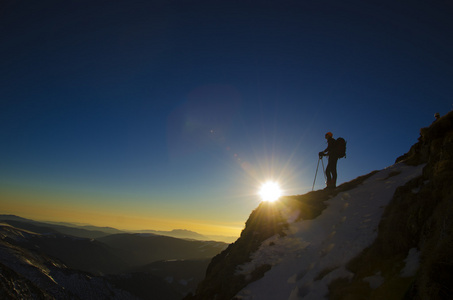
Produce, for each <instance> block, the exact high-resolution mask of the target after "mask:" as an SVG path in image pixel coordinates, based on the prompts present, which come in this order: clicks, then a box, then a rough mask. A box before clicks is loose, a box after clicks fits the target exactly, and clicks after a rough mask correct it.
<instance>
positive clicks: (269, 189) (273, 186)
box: [259, 181, 282, 202]
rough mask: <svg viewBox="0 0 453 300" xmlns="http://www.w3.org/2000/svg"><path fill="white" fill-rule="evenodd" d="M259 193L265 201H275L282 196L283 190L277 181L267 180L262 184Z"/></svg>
mask: <svg viewBox="0 0 453 300" xmlns="http://www.w3.org/2000/svg"><path fill="white" fill-rule="evenodd" d="M259 195H260V196H261V199H262V200H263V201H268V202H274V201H276V200H278V198H280V196H281V195H282V190H281V189H280V185H279V184H278V183H277V182H274V181H267V182H265V183H263V185H262V186H261V188H260V191H259Z"/></svg>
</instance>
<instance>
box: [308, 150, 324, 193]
mask: <svg viewBox="0 0 453 300" xmlns="http://www.w3.org/2000/svg"><path fill="white" fill-rule="evenodd" d="M320 160H321V157H319V159H318V165H317V166H316V173H315V179H314V180H313V186H312V188H311V190H312V191H313V190H314V189H315V182H316V176H318V168H319V161H320ZM322 168H323V169H324V163H323V167H322Z"/></svg>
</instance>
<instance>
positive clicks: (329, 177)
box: [326, 160, 332, 187]
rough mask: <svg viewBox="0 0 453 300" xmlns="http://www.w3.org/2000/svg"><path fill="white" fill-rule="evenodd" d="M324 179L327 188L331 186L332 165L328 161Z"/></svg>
mask: <svg viewBox="0 0 453 300" xmlns="http://www.w3.org/2000/svg"><path fill="white" fill-rule="evenodd" d="M326 178H327V182H326V184H327V187H330V185H331V182H332V164H331V162H330V160H329V162H328V163H327V167H326Z"/></svg>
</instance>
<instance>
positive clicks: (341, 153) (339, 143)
mask: <svg viewBox="0 0 453 300" xmlns="http://www.w3.org/2000/svg"><path fill="white" fill-rule="evenodd" d="M335 154H336V155H337V157H338V158H343V157H344V158H346V140H345V139H344V138H342V137H339V138H337V140H336V141H335Z"/></svg>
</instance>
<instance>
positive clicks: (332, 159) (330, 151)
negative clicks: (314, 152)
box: [319, 132, 338, 188]
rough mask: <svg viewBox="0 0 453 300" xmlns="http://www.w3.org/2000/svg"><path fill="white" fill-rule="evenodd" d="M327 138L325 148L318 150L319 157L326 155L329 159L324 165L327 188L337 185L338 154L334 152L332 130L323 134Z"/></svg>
mask: <svg viewBox="0 0 453 300" xmlns="http://www.w3.org/2000/svg"><path fill="white" fill-rule="evenodd" d="M325 138H326V140H327V148H326V150H324V151H322V152H319V157H323V156H328V157H329V161H328V163H327V167H326V177H327V188H335V187H336V186H337V161H338V156H337V154H336V153H335V139H334V138H333V134H332V132H328V133H326V135H325Z"/></svg>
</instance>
